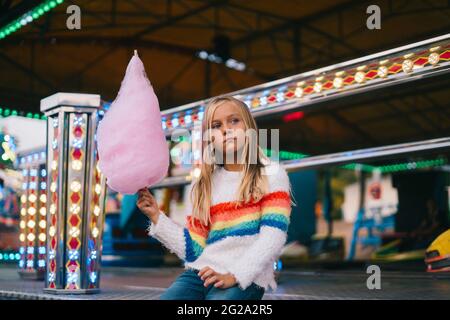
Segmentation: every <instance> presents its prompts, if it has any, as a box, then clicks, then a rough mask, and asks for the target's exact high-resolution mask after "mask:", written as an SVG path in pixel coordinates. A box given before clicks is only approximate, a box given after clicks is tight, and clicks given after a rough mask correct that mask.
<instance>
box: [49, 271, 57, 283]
mask: <svg viewBox="0 0 450 320" xmlns="http://www.w3.org/2000/svg"><path fill="white" fill-rule="evenodd" d="M55 279H56V275H55V273H54V272H49V273H48V281H49V282H53V281H55Z"/></svg>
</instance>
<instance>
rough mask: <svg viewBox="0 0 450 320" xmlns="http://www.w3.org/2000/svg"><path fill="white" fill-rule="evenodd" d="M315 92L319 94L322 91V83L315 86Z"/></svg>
mask: <svg viewBox="0 0 450 320" xmlns="http://www.w3.org/2000/svg"><path fill="white" fill-rule="evenodd" d="M314 91H315V92H317V93H319V92H321V91H322V82H316V83H315V84H314Z"/></svg>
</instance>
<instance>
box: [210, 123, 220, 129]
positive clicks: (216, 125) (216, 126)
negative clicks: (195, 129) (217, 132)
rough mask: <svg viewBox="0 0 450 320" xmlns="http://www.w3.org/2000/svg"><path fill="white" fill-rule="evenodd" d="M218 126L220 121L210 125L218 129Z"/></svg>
mask: <svg viewBox="0 0 450 320" xmlns="http://www.w3.org/2000/svg"><path fill="white" fill-rule="evenodd" d="M219 127H220V123H215V124H213V125H212V128H213V129H218V128H219Z"/></svg>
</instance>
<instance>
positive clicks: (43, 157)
mask: <svg viewBox="0 0 450 320" xmlns="http://www.w3.org/2000/svg"><path fill="white" fill-rule="evenodd" d="M45 158H46V156H45V152H44V151H42V152H41V159H42V160H43V159H45Z"/></svg>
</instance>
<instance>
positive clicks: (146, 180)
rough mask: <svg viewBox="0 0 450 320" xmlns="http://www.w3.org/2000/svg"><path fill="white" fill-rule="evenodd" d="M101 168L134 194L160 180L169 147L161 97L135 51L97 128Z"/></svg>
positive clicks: (119, 188)
mask: <svg viewBox="0 0 450 320" xmlns="http://www.w3.org/2000/svg"><path fill="white" fill-rule="evenodd" d="M97 148H98V154H99V168H100V170H101V172H102V173H103V174H104V175H105V177H106V182H107V185H108V186H109V187H110V188H111V189H112V190H114V191H117V192H120V193H123V194H133V193H136V192H137V191H138V190H139V189H141V188H144V187H150V186H152V185H154V184H156V183H158V182H160V181H161V180H162V179H163V178H164V177H165V176H166V174H167V171H168V168H169V148H168V145H167V142H166V139H165V134H164V131H163V129H162V126H161V112H160V109H159V103H158V98H157V97H156V94H155V92H154V90H153V87H152V85H151V83H150V81H149V80H148V78H147V75H146V73H145V68H144V64H143V63H142V61H141V59H139V57H138V56H137V52H136V51H135V54H134V56H133V57H132V58H131V60H130V62H129V64H128V67H127V70H126V73H125V77H124V79H123V81H122V85H121V87H120V90H119V93H118V95H117V97H116V99H115V100H114V102H113V103H112V104H111V106H110V109H109V110H108V111H107V112H106V114H105V116H104V118H103V119H102V121H101V122H100V123H99V125H98V129H97Z"/></svg>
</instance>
